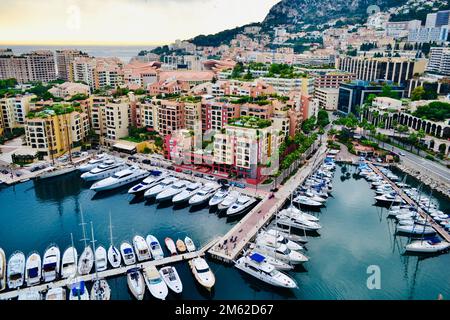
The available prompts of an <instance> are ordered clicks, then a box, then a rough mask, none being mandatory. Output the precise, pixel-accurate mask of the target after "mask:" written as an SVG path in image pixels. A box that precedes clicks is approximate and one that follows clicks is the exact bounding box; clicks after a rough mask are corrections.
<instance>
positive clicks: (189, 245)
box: [184, 237, 195, 252]
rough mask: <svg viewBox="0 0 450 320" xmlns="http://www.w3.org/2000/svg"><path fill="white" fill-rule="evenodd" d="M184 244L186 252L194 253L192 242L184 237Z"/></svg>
mask: <svg viewBox="0 0 450 320" xmlns="http://www.w3.org/2000/svg"><path fill="white" fill-rule="evenodd" d="M184 244H185V245H186V249H187V251H189V252H194V251H195V244H194V241H192V239H191V238H189V237H185V238H184Z"/></svg>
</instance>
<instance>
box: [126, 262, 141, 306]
mask: <svg viewBox="0 0 450 320" xmlns="http://www.w3.org/2000/svg"><path fill="white" fill-rule="evenodd" d="M127 283H128V289H130V291H131V293H132V294H133V296H134V297H135V298H136V299H137V300H142V299H144V294H145V281H144V277H143V276H142V273H141V271H140V270H139V269H138V268H133V269H130V270H128V272H127Z"/></svg>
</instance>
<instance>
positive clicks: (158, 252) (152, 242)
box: [145, 234, 164, 260]
mask: <svg viewBox="0 0 450 320" xmlns="http://www.w3.org/2000/svg"><path fill="white" fill-rule="evenodd" d="M145 240H146V242H147V245H148V247H149V248H150V252H151V254H152V257H153V259H154V260H159V259H162V258H164V252H163V250H162V248H161V245H160V244H159V241H158V239H157V238H156V237H155V236H153V235H151V234H149V235H148V236H147V238H146V239H145Z"/></svg>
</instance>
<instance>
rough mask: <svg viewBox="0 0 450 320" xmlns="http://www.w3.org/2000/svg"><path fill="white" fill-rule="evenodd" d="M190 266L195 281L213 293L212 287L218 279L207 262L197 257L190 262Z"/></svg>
mask: <svg viewBox="0 0 450 320" xmlns="http://www.w3.org/2000/svg"><path fill="white" fill-rule="evenodd" d="M189 266H190V267H191V271H192V274H193V275H194V277H195V279H196V280H197V281H198V283H200V284H201V285H202V286H203V287H205V288H206V289H207V290H209V291H211V289H212V287H213V286H214V284H215V283H216V278H215V276H214V274H213V273H212V271H211V269H210V268H209V266H208V264H207V263H206V260H205V259H203V258H201V257H197V258H194V259H192V260H189Z"/></svg>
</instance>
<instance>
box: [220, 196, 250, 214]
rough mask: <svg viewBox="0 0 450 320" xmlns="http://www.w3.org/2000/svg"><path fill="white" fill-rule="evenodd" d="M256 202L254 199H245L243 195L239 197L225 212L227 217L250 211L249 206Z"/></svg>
mask: <svg viewBox="0 0 450 320" xmlns="http://www.w3.org/2000/svg"><path fill="white" fill-rule="evenodd" d="M255 202H256V199H255V198H251V197H247V196H245V195H241V196H240V197H239V198H238V199H237V200H236V202H235V203H233V204H232V205H231V207H229V208H228V210H227V216H234V215H238V214H242V213H244V212H246V211H247V210H248V209H250V206H251V205H252V204H254V203H255Z"/></svg>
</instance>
